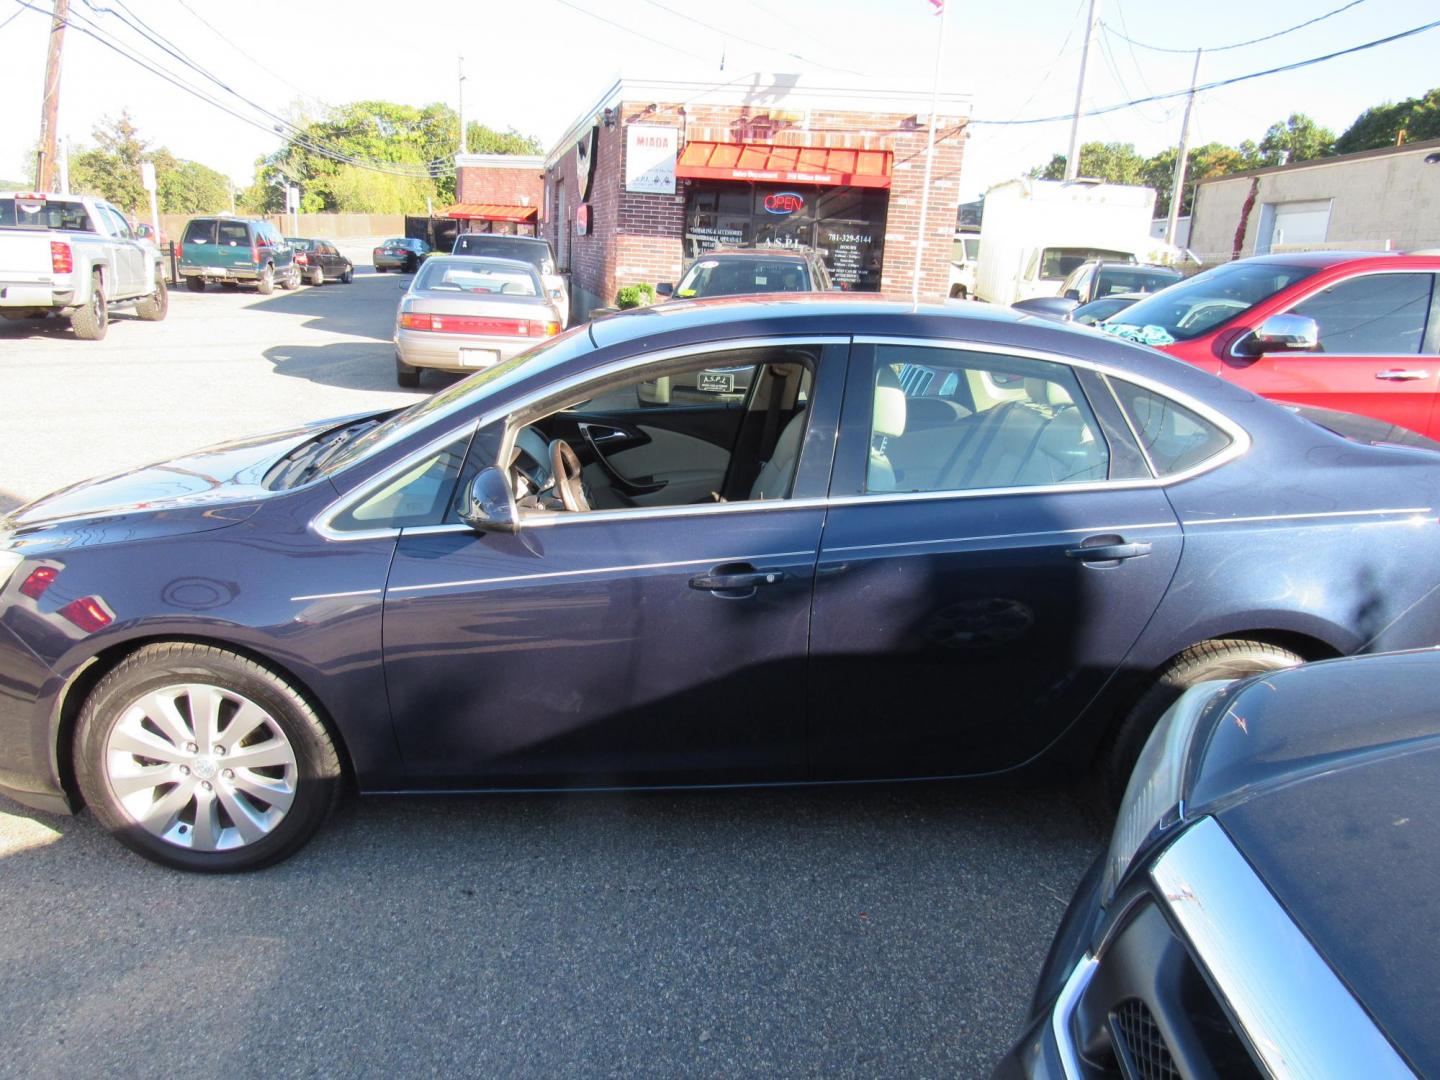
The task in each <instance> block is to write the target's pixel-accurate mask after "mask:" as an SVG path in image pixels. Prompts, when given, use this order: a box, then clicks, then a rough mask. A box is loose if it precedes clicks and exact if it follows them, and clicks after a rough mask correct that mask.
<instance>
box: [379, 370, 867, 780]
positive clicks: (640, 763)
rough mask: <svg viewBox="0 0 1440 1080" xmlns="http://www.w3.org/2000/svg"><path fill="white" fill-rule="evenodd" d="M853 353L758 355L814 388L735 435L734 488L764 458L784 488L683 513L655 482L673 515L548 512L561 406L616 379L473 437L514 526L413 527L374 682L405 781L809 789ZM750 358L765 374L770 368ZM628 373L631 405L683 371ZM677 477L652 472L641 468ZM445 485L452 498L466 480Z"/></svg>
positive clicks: (398, 563) (404, 543) (553, 503)
mask: <svg viewBox="0 0 1440 1080" xmlns="http://www.w3.org/2000/svg"><path fill="white" fill-rule="evenodd" d="M847 347H848V346H847V345H844V344H828V345H827V344H822V343H818V342H813V343H812V342H801V343H798V345H795V346H791V345H785V344H784V343H779V344H777V345H775V346H773V347H771V348H768V349H766V350H765V354H766V355H765V356H764V358H763V359H773V360H775V362H776V366H777V367H781V368H783V367H786V366H787V365H791V364H796V363H799V362H801V360H800V357H801V356H802V355H803V356H804V357H806V358H807V359H806V360H805V365H806V366H807V368H808V370H810V371H811V372H812V373H813V375H814V380H813V382H812V384H811V389H810V392H809V394H808V395H807V396H806V397H805V398H803V399H801V398H800V397H799V390H798V382H797V383H796V384H795V390H794V393H793V394H792V395H791V396H790V398H789V399H788V407H787V408H786V411H785V415H783V416H782V417H781V418H780V420H781V421H783V422H782V423H777V424H776V425H774V426H773V427H772V428H771V430H770V431H769V432H768V434H769V438H770V445H769V446H766V445H765V444H754V445H752V443H751V441H750V440H749V439H747V438H746V434H747V433H749V432H753V431H756V430H758V431H759V433H760V434H762V435H764V434H766V431H765V428H766V425H765V416H764V412H763V410H761V411H759V412H756V411H754V410H752V412H751V415H750V416H749V417H748V423H747V422H743V421H742V423H741V425H740V438H739V442H738V444H737V445H738V446H739V447H740V449H739V451H737V452H740V453H746V454H749V455H750V456H751V457H752V461H751V462H750V465H749V466H748V467H746V468H744V469H743V470H740V471H739V472H737V473H736V475H737V476H738V475H741V474H742V473H743V474H744V475H747V476H748V475H749V474H750V473H756V474H759V473H762V472H764V471H765V470H764V469H762V468H761V464H762V463H761V461H760V460H759V459H760V458H777V459H781V460H784V461H786V462H787V463H788V464H787V470H786V474H785V477H784V481H783V482H781V483H774V484H772V483H771V482H770V480H769V479H768V477H769V476H770V475H771V473H773V472H774V471H776V470H775V469H771V473H766V474H765V475H766V477H767V479H762V478H760V477H759V476H758V475H757V476H756V478H754V479H752V480H750V481H749V482H748V483H749V486H748V487H747V488H746V490H745V491H744V492H743V493H741V494H740V495H739V496H738V497H736V498H734V499H731V500H729V501H727V502H723V503H722V502H716V501H714V500H712V499H708V498H707V499H705V500H704V501H702V502H686V501H682V500H681V495H680V490H681V489H680V488H679V487H678V486H676V487H671V486H667V487H666V488H665V489H664V490H665V491H666V493H667V495H668V497H669V498H670V500H671V501H670V502H668V503H663V504H657V505H651V506H648V507H624V508H610V509H603V508H596V509H592V510H589V511H585V510H578V511H577V510H570V511H567V510H563V509H560V508H558V506H557V500H556V499H555V498H554V487H553V483H554V477H553V476H552V475H550V472H549V470H550V462H551V448H550V446H549V445H548V444H549V443H551V442H553V441H555V440H557V439H560V440H565V441H567V442H568V434H567V433H569V432H572V431H574V429H575V427H576V425H577V424H578V422H579V421H578V420H577V419H576V418H575V417H573V416H562V415H560V414H561V413H563V412H564V411H565V409H564V407H565V405H566V404H567V401H566V400H565V399H566V398H568V399H569V400H570V401H573V400H574V399H575V398H576V397H579V398H584V399H591V398H594V397H597V396H598V395H599V394H600V393H601V392H602V391H609V390H613V389H614V388H615V386H616V380H614V379H613V378H612V379H611V381H610V382H608V383H606V384H603V385H598V386H587V385H585V384H583V383H582V384H580V385H578V386H577V387H576V388H574V389H573V391H572V390H570V389H568V388H567V389H565V390H561V389H560V388H559V387H557V388H556V389H557V391H559V396H558V397H556V398H553V399H548V400H542V401H539V402H536V403H534V404H533V405H526V406H520V407H517V411H516V412H515V413H513V414H512V415H511V416H509V417H507V418H506V419H505V420H503V421H497V422H495V423H494V424H492V425H490V426H489V427H487V428H486V429H482V431H481V432H480V433H479V434H478V435H477V437H476V440H475V444H474V446H473V447H472V449H471V451H470V454H469V457H468V458H467V462H466V469H467V470H470V471H477V472H478V470H479V469H480V468H481V467H486V466H493V467H499V466H500V465H501V464H503V466H504V469H503V473H504V476H505V479H506V482H507V483H509V484H510V485H511V486H512V491H513V493H514V494H516V495H517V496H518V498H519V502H518V514H519V527H518V530H517V531H515V532H506V531H499V530H488V531H483V532H476V531H475V530H473V529H471V528H469V527H468V526H464V525H461V524H458V523H456V521H455V518H454V516H453V512H452V513H451V515H450V516H448V517H447V518H446V519H445V520H444V521H443V522H441V523H440V525H439V527H438V528H425V527H412V526H407V527H406V528H405V530H404V532H403V533H402V535H401V537H400V540H399V543H398V545H397V548H396V553H395V560H394V563H393V566H392V568H391V572H390V577H389V581H388V584H387V587H386V594H385V668H386V681H387V685H388V687H389V693H390V702H391V708H392V713H393V715H394V717H395V724H396V733H397V738H398V739H399V741H400V744H401V746H402V748H403V752H404V755H405V759H406V764H407V768H408V769H409V771H410V773H411V775H412V777H413V778H414V781H415V783H416V784H418V785H421V786H455V787H474V786H480V787H536V786H554V785H574V784H584V785H595V786H623V785H627V784H646V783H649V784H671V783H694V782H730V781H748V780H787V779H788V780H794V779H800V778H802V777H803V776H804V773H805V716H806V700H805V678H804V667H805V663H806V654H807V647H808V641H809V626H810V601H811V594H812V589H813V579H814V569H815V560H816V556H817V552H818V548H819V542H820V533H821V529H822V526H823V523H824V514H825V510H824V507H823V504H822V501H821V498H820V497H821V496H823V495H824V492H825V490H826V486H827V485H828V483H829V470H830V459H831V451H832V449H833V444H834V430H835V421H836V417H837V416H838V414H839V409H840V394H841V380H843V378H844V362H845V351H846V349H847ZM797 349H798V350H799V351H797ZM752 362H754V363H756V366H757V368H759V369H761V370H764V371H766V372H767V378H768V372H769V368H770V365H769V364H766V363H762V362H757V361H752ZM683 363H687V364H688V363H689V361H688V360H685V361H683ZM640 364H641V362H640V361H637V368H636V374H635V376H634V378H631V379H629V381H628V383H627V382H626V380H625V379H621V380H619V381H620V383H622V384H626V385H629V386H630V387H631V388H632V392H633V388H634V387H635V386H636V385H638V384H639V383H642V382H653V381H654V379H655V378H656V377H658V376H660V375H663V374H667V373H668V374H674V375H680V374H686V373H688V374H693V373H694V368H693V367H692V368H690V369H688V372H680V371H674V370H660V371H655V372H647V371H645V370H644V369H643V367H641V366H640ZM699 366H700V369H701V370H703V368H704V367H705V366H708V365H707V364H706V361H705V360H704V359H703V358H702V359H701V360H700V361H699ZM782 381H783V380H782ZM612 419H613V418H612ZM792 425H793V426H792ZM656 430H661V429H656ZM782 443H783V447H782V448H781V450H780V451H779V452H778V453H777V452H776V451H775V447H777V446H781V444H782ZM767 467H768V466H767ZM670 471H671V470H669V469H667V468H666V466H665V464H664V463H663V462H662V463H660V464H658V465H657V466H656V467H655V471H654V472H655V474H659V475H665V474H667V473H669V472H670ZM732 471H733V470H732ZM488 479H493V477H491V478H488ZM792 480H793V486H792V483H791V482H792ZM458 484H459V486H458V487H457V489H456V490H462V491H463V489H464V485H465V480H464V478H463V477H462V478H460V479H459V481H458ZM422 501H423V500H422Z"/></svg>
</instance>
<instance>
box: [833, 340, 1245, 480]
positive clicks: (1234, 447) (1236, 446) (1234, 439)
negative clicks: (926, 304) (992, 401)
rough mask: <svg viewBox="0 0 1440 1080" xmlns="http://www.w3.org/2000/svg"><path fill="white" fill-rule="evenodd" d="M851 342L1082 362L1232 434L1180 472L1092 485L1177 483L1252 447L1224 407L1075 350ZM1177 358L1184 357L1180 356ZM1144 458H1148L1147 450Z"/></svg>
mask: <svg viewBox="0 0 1440 1080" xmlns="http://www.w3.org/2000/svg"><path fill="white" fill-rule="evenodd" d="M854 343H855V344H856V345H904V346H909V347H911V348H931V349H963V350H965V351H967V352H980V353H990V354H992V355H996V354H998V355H1001V356H1016V357H1020V358H1021V359H1025V360H1043V361H1046V362H1048V363H1051V364H1064V365H1066V366H1067V367H1077V368H1084V369H1085V370H1087V371H1093V372H1095V373H1096V374H1097V375H1100V376H1101V377H1103V378H1115V379H1122V380H1124V381H1125V382H1131V383H1134V384H1135V385H1136V386H1143V387H1144V388H1145V389H1147V390H1149V391H1151V392H1152V393H1155V394H1158V395H1159V396H1160V397H1163V398H1168V399H1169V400H1171V401H1174V402H1175V403H1176V404H1179V405H1183V406H1185V408H1187V409H1190V410H1191V411H1193V412H1195V413H1197V414H1198V415H1200V416H1202V417H1204V418H1205V419H1206V420H1209V421H1210V422H1211V423H1212V424H1214V425H1215V426H1216V427H1218V428H1220V429H1221V430H1222V431H1224V432H1225V433H1226V434H1227V435H1229V436H1230V445H1229V446H1227V447H1226V448H1225V449H1224V450H1221V451H1220V452H1219V453H1218V454H1216V455H1214V456H1213V457H1209V458H1206V459H1205V460H1204V461H1202V462H1200V463H1199V464H1197V465H1193V466H1191V467H1190V468H1188V469H1186V470H1184V471H1183V472H1178V473H1172V474H1171V475H1169V476H1160V477H1153V478H1152V479H1149V480H1102V481H1096V482H1095V484H1096V485H1099V486H1102V487H1167V486H1169V485H1170V484H1175V483H1179V482H1180V481H1182V480H1189V479H1190V478H1191V477H1195V476H1199V475H1201V474H1202V473H1207V472H1210V471H1211V470H1212V469H1218V468H1219V467H1220V466H1222V465H1226V464H1229V463H1230V462H1232V461H1234V460H1235V459H1236V458H1239V457H1243V456H1244V455H1245V454H1247V453H1249V451H1250V446H1251V439H1250V433H1249V432H1248V431H1246V430H1245V429H1244V428H1243V427H1241V426H1240V424H1239V423H1237V422H1236V421H1235V420H1232V419H1231V418H1230V417H1228V416H1226V415H1225V414H1224V413H1222V412H1219V411H1218V410H1216V409H1213V408H1211V407H1210V406H1209V405H1207V404H1205V403H1204V402H1203V401H1197V400H1196V399H1195V398H1193V397H1191V396H1190V395H1189V394H1186V393H1185V392H1184V391H1182V390H1176V389H1175V388H1174V387H1173V386H1167V385H1165V384H1164V383H1161V382H1156V381H1155V380H1154V379H1151V378H1149V377H1148V376H1145V375H1137V374H1135V373H1134V372H1130V371H1123V370H1120V369H1118V368H1113V367H1111V366H1110V365H1108V364H1098V363H1096V362H1095V361H1093V360H1085V359H1082V358H1081V357H1078V356H1068V355H1066V354H1065V353H1055V352H1048V351H1046V350H1044V349H1031V348H1025V347H1023V346H1011V345H997V344H996V343H994V342H989V341H969V340H965V339H962V338H917V337H891V336H883V337H880V336H858V335H857V336H856V338H855V342H854ZM1176 362H1177V363H1184V361H1176ZM1081 393H1084V388H1083V387H1082V388H1081ZM1112 393H1113V391H1112ZM1092 408H1093V406H1092ZM1120 411H1121V413H1122V414H1123V413H1124V411H1125V410H1124V408H1123V406H1122V407H1121V409H1120ZM1140 448H1141V451H1142V452H1143V451H1144V444H1143V443H1142V444H1140ZM1146 460H1147V461H1148V460H1149V458H1148V456H1147V458H1146ZM1151 471H1152V472H1153V471H1154V470H1153V469H1152V470H1151ZM1090 486H1091V485H1088V484H1045V485H1037V486H1035V487H1022V488H989V489H976V490H978V491H981V492H982V493H984V494H1009V493H1010V492H1012V491H1057V490H1059V491H1068V490H1076V489H1080V490H1084V489H1088V488H1089V487H1090ZM920 494H924V495H927V496H934V495H941V496H943V495H953V494H957V493H956V492H929V491H927V492H922V493H920ZM873 497H874V496H864V498H873Z"/></svg>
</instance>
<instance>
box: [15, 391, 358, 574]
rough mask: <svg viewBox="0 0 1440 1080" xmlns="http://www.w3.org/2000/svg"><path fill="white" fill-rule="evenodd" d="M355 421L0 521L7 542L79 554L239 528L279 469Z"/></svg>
mask: <svg viewBox="0 0 1440 1080" xmlns="http://www.w3.org/2000/svg"><path fill="white" fill-rule="evenodd" d="M355 419H359V417H348V418H343V419H341V418H336V419H330V420H322V421H317V422H315V423H312V424H306V425H304V426H301V427H295V428H290V429H287V430H285V431H276V432H269V433H266V434H264V435H257V436H251V437H248V438H244V439H237V440H234V441H231V442H225V443H220V444H219V445H216V446H211V447H207V448H205V449H203V450H198V451H196V452H195V453H192V454H187V455H186V456H184V457H179V458H175V459H173V460H170V461H162V462H157V463H156V464H153V465H145V466H142V467H140V468H138V469H130V470H128V471H126V472H121V473H116V474H114V475H112V476H106V477H101V478H98V479H95V480H87V481H84V482H82V483H79V484H75V485H73V486H71V487H68V488H62V489H61V490H60V491H57V492H54V493H53V494H51V495H46V496H45V497H44V498H41V499H37V500H35V501H34V502H32V503H28V504H27V505H25V506H22V507H20V508H18V509H16V510H13V511H11V512H10V514H9V515H8V516H7V517H4V518H0V538H6V536H7V534H10V535H9V536H8V539H9V541H10V544H11V545H12V546H16V547H35V546H37V545H39V544H42V543H44V544H51V543H53V544H63V545H64V546H72V545H74V544H78V543H84V542H93V541H95V540H99V539H106V540H115V539H138V538H140V537H141V536H147V537H148V536H155V535H166V534H174V533H179V532H201V531H205V530H209V529H220V528H224V527H226V526H227V525H233V524H235V523H236V522H239V521H244V520H245V519H246V518H247V517H249V516H250V515H251V514H253V513H254V512H255V510H256V509H257V508H258V506H259V504H260V500H261V499H262V498H263V497H265V496H267V495H269V494H270V492H269V491H268V490H267V489H266V488H265V487H264V486H263V484H262V482H263V480H264V477H265V473H266V472H267V471H268V470H269V468H270V467H271V466H272V465H273V464H274V463H275V462H276V461H278V460H279V459H280V458H281V457H283V456H284V455H285V454H287V453H288V452H290V451H291V450H293V449H294V448H295V447H296V446H298V445H300V444H301V443H302V442H304V441H305V440H306V439H309V438H311V437H312V436H314V435H315V434H317V433H319V432H320V431H323V430H325V429H327V428H330V427H334V426H336V425H337V424H340V423H347V422H351V421H353V420H355ZM102 523H103V525H104V527H103V528H97V526H98V525H100V524H102ZM62 537H63V538H64V539H62Z"/></svg>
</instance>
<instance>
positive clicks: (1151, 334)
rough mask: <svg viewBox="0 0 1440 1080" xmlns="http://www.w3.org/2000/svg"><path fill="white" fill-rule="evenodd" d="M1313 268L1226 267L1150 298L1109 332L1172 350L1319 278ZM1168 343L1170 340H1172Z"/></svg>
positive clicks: (1245, 264) (1236, 264) (1118, 319)
mask: <svg viewBox="0 0 1440 1080" xmlns="http://www.w3.org/2000/svg"><path fill="white" fill-rule="evenodd" d="M1315 271H1316V267H1313V266H1285V265H1282V264H1280V263H1272V262H1253V261H1245V260H1242V261H1240V262H1233V263H1226V264H1225V265H1223V266H1217V267H1215V268H1214V269H1213V270H1206V271H1205V272H1204V273H1202V274H1196V275H1195V276H1194V277H1193V278H1191V279H1190V280H1189V281H1185V282H1181V283H1180V284H1178V285H1171V286H1170V287H1169V288H1168V289H1165V290H1163V291H1161V292H1158V293H1156V294H1155V295H1154V296H1150V297H1146V298H1145V299H1144V300H1141V301H1140V302H1139V303H1138V304H1135V305H1134V306H1133V307H1130V308H1127V309H1126V310H1125V311H1124V312H1122V313H1121V314H1119V315H1117V316H1115V317H1114V318H1112V319H1110V320H1109V321H1108V322H1107V323H1106V324H1105V326H1106V329H1109V330H1111V332H1112V333H1113V332H1115V331H1116V330H1117V329H1119V330H1120V332H1121V335H1122V336H1133V335H1132V334H1131V333H1127V332H1126V331H1130V332H1133V333H1144V334H1145V335H1146V341H1147V343H1148V344H1152V345H1155V344H1159V345H1167V344H1169V343H1170V342H1172V341H1189V340H1190V339H1191V338H1197V337H1199V336H1200V335H1201V334H1208V333H1209V332H1210V331H1211V330H1214V329H1215V328H1216V327H1218V326H1220V325H1221V324H1222V323H1226V322H1229V321H1230V320H1231V319H1233V318H1235V317H1236V316H1237V315H1239V314H1241V313H1242V312H1245V311H1249V310H1250V309H1251V308H1252V307H1254V306H1255V305H1256V304H1259V303H1261V302H1262V301H1265V300H1268V299H1270V297H1272V296H1274V295H1275V294H1276V293H1278V292H1279V291H1280V290H1281V289H1286V288H1289V287H1290V286H1291V285H1293V284H1295V282H1297V281H1300V280H1302V279H1304V278H1307V277H1309V276H1310V275H1311V274H1313V273H1315ZM1167 339H1168V340H1167Z"/></svg>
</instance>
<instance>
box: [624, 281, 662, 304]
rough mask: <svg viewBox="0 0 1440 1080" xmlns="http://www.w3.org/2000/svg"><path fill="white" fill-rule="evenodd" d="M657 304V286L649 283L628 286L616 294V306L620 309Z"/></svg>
mask: <svg viewBox="0 0 1440 1080" xmlns="http://www.w3.org/2000/svg"><path fill="white" fill-rule="evenodd" d="M654 302H655V286H654V285H651V284H649V283H648V282H641V283H640V284H639V285H626V286H624V287H623V288H622V289H621V290H620V291H619V292H617V293H616V294H615V306H616V307H618V308H620V309H622V310H623V309H625V308H633V307H649V306H650V305H651V304H653V303H654Z"/></svg>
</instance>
